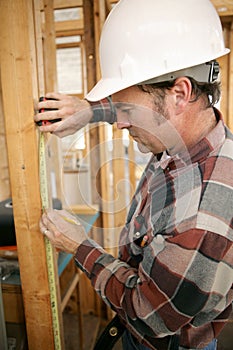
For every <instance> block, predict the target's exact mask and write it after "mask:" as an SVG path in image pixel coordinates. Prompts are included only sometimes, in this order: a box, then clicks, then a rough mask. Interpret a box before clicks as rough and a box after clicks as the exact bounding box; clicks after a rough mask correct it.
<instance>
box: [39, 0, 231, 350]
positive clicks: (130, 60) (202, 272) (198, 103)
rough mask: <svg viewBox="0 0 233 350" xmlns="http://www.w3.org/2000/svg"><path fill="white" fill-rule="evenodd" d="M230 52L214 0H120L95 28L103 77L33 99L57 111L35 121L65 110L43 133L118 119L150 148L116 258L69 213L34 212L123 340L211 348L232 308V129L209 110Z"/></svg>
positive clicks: (132, 345)
mask: <svg viewBox="0 0 233 350" xmlns="http://www.w3.org/2000/svg"><path fill="white" fill-rule="evenodd" d="M228 52H229V50H228V49H227V48H225V45H224V41H223V35H222V28H221V23H220V20H219V17H218V14H217V13H216V11H215V9H214V7H213V5H212V4H211V2H210V1H209V0H176V1H174V0H163V1H159V0H147V1H144V0H131V1H130V0H121V1H119V2H118V4H117V5H116V6H114V8H113V10H112V11H111V13H110V15H109V16H108V18H107V20H106V22H105V25H104V27H103V31H102V35H101V40H100V63H101V72H102V79H101V80H100V81H99V82H98V83H97V84H96V86H95V87H94V88H93V89H92V90H91V91H90V92H89V93H88V94H87V96H86V99H85V100H79V99H77V98H75V97H71V96H66V95H61V94H58V93H49V94H48V95H47V97H48V98H55V99H57V101H45V102H41V103H39V105H38V108H39V109H40V108H56V109H57V110H53V111H47V112H44V113H40V114H37V115H36V116H35V121H36V122H38V121H39V120H43V119H47V120H52V119H56V118H61V119H62V120H61V121H60V122H58V123H54V124H51V125H45V126H41V127H40V130H41V131H43V132H53V133H54V134H55V135H57V136H59V137H62V136H65V135H68V134H72V133H74V132H76V131H77V130H78V129H80V128H81V127H82V126H84V125H86V124H87V123H88V122H93V121H95V122H96V121H106V122H109V123H114V122H116V123H117V126H118V128H120V129H128V131H129V134H130V135H131V136H132V137H133V138H134V139H135V141H136V142H137V144H138V147H139V149H140V150H141V151H142V152H151V158H150V160H149V163H148V165H147V167H146V169H145V171H144V173H143V175H142V178H141V180H140V183H139V185H138V188H137V190H136V193H135V195H134V197H133V199H132V204H131V207H130V209H129V213H128V217H127V218H126V224H125V226H124V228H123V230H122V232H121V236H120V242H119V257H118V258H115V257H113V256H111V255H110V254H108V253H107V252H106V250H104V249H103V248H102V247H101V246H99V245H98V244H97V243H96V242H94V241H93V240H91V239H89V238H88V237H87V236H86V234H85V232H84V229H83V227H82V225H81V224H80V223H79V222H78V221H77V219H76V218H75V217H74V216H71V215H70V214H69V213H67V212H66V211H56V210H48V211H47V213H45V214H43V216H42V218H41V221H40V230H41V232H42V233H43V234H45V235H46V236H47V237H48V238H49V239H50V240H51V242H52V243H53V244H54V246H55V247H57V248H59V249H62V250H64V251H66V252H69V253H72V254H74V261H75V263H76V265H77V266H78V267H79V268H80V269H81V270H82V271H84V273H85V274H86V275H87V276H88V278H89V279H90V280H91V283H92V285H93V288H94V289H95V290H96V292H97V293H98V294H99V296H100V297H101V298H102V299H103V300H104V301H105V302H106V304H107V305H108V306H109V307H110V308H112V309H113V310H114V311H115V312H116V314H117V318H118V320H120V324H121V325H123V326H122V327H123V330H124V332H123V336H122V343H123V349H124V350H129V349H130V350H132V349H157V350H167V349H169V350H171V349H172V350H178V349H179V350H187V349H192V350H193V349H205V350H207V349H208V350H216V349H217V340H216V338H217V337H218V335H219V333H220V332H221V330H222V328H223V326H224V325H225V324H226V322H227V320H228V318H229V315H230V313H231V310H232V306H231V305H232V298H233V289H232V283H233V270H232V264H233V250H232V239H233V228H232V222H233V219H232V213H233V135H232V133H231V132H230V130H229V129H228V128H227V127H226V125H225V124H224V121H223V116H222V114H221V112H220V111H219V110H218V109H217V108H216V103H217V102H218V101H219V98H220V83H219V80H218V77H219V64H218V62H217V59H218V58H219V57H221V56H223V55H226V54H228ZM223 170H224V171H223ZM67 217H69V220H67ZM119 329H120V328H119ZM120 333H121V332H120ZM102 341H103V342H102V343H101V344H104V338H103V339H102ZM108 341H109V340H108ZM106 344H110V341H109V343H106ZM102 348H104V347H102ZM105 348H106V349H109V347H107V345H106V347H105Z"/></svg>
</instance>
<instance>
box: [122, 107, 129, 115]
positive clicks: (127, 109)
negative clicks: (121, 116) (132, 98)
mask: <svg viewBox="0 0 233 350" xmlns="http://www.w3.org/2000/svg"><path fill="white" fill-rule="evenodd" d="M121 112H123V113H126V114H128V115H130V114H131V112H132V109H131V108H123V109H122V110H121Z"/></svg>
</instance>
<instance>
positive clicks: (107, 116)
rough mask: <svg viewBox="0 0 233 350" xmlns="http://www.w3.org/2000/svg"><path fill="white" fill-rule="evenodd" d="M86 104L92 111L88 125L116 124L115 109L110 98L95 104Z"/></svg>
mask: <svg viewBox="0 0 233 350" xmlns="http://www.w3.org/2000/svg"><path fill="white" fill-rule="evenodd" d="M88 103H89V104H90V106H91V108H92V111H93V117H92V119H91V121H90V123H98V122H107V123H109V124H113V123H115V122H116V109H115V106H114V104H113V102H112V99H111V97H106V98H104V99H103V100H100V101H97V102H91V101H88Z"/></svg>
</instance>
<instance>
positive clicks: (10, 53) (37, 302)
mask: <svg viewBox="0 0 233 350" xmlns="http://www.w3.org/2000/svg"><path fill="white" fill-rule="evenodd" d="M33 5H34V4H33V1H32V0H17V1H14V0H2V1H1V2H0V44H1V45H0V50H1V51H0V60H1V85H2V92H3V93H2V95H3V110H4V116H5V129H6V140H7V150H8V161H9V171H10V182H11V191H12V199H13V211H14V221H15V230H16V239H17V248H18V258H19V265H20V277H21V285H22V292H23V300H24V309H25V317H26V328H27V336H28V345H29V349H30V350H34V349H35V350H37V349H51V350H52V349H54V336H53V327H52V315H51V306H50V292H49V286H48V276H47V265H46V255H45V245H44V237H43V236H42V235H41V233H40V231H39V226H38V223H39V218H40V216H41V201H40V192H39V169H38V138H37V134H36V128H35V125H34V121H33V114H34V103H33V99H38V96H37V86H35V84H36V82H37V73H36V61H35V57H36V53H35V46H36V45H35V36H34V23H33V18H34V13H33Z"/></svg>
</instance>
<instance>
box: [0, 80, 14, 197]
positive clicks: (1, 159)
mask: <svg viewBox="0 0 233 350" xmlns="http://www.w3.org/2000/svg"><path fill="white" fill-rule="evenodd" d="M0 82H1V78H0ZM0 149H1V152H0V201H3V200H5V199H7V198H9V197H10V195H11V190H10V175H9V167H8V159H7V148H6V135H5V122H4V114H3V106H2V89H1V83H0Z"/></svg>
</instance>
